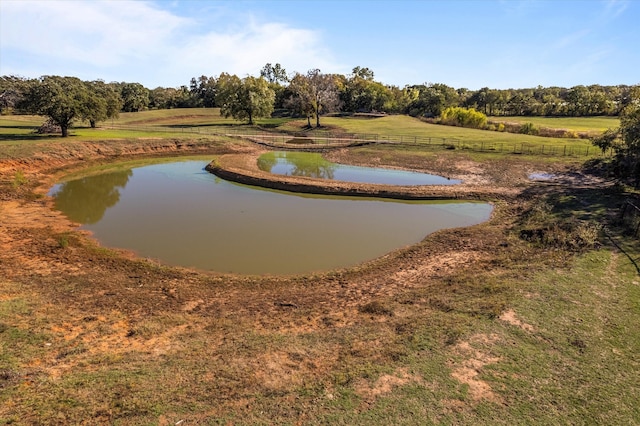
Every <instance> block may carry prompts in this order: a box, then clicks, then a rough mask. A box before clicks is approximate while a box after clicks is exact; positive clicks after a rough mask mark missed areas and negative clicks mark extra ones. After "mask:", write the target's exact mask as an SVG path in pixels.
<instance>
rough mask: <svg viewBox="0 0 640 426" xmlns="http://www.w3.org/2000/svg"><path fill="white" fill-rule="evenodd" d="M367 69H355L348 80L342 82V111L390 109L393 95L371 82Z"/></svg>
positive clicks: (379, 84) (369, 71)
mask: <svg viewBox="0 0 640 426" xmlns="http://www.w3.org/2000/svg"><path fill="white" fill-rule="evenodd" d="M373 75H374V74H373V71H371V70H370V69H369V68H361V67H355V68H354V69H353V73H352V74H351V76H350V77H349V78H348V79H345V80H343V83H344V87H343V90H342V91H341V92H340V99H341V100H342V107H343V110H344V111H351V112H372V111H383V110H386V109H390V105H391V101H392V99H393V94H392V93H391V90H390V89H389V88H388V87H386V86H384V85H383V84H382V83H378V82H377V81H374V80H373Z"/></svg>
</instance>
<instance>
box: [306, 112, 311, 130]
mask: <svg viewBox="0 0 640 426" xmlns="http://www.w3.org/2000/svg"><path fill="white" fill-rule="evenodd" d="M307 127H308V128H309V129H310V128H311V114H307Z"/></svg>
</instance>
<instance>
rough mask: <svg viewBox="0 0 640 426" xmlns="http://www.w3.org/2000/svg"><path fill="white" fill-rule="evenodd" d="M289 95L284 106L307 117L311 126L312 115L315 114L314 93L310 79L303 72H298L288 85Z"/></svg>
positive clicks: (308, 125) (308, 124)
mask: <svg viewBox="0 0 640 426" xmlns="http://www.w3.org/2000/svg"><path fill="white" fill-rule="evenodd" d="M287 93H288V94H289V96H288V97H287V99H286V100H285V102H284V106H285V107H286V108H288V109H290V110H291V111H292V112H293V113H294V114H296V115H302V116H304V117H307V127H311V117H312V116H313V113H314V109H313V93H312V90H311V84H310V82H309V79H308V78H307V77H306V76H305V75H302V74H299V73H296V74H295V75H294V77H293V78H292V79H291V82H290V83H289V86H288V87H287Z"/></svg>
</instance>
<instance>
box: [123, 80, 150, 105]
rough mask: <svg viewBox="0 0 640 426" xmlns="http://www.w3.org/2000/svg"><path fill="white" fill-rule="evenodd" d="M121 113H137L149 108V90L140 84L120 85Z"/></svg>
mask: <svg viewBox="0 0 640 426" xmlns="http://www.w3.org/2000/svg"><path fill="white" fill-rule="evenodd" d="M120 96H121V97H122V111H124V112H138V111H140V110H143V109H146V108H148V107H149V89H147V88H146V87H144V86H143V85H142V84H140V83H121V89H120Z"/></svg>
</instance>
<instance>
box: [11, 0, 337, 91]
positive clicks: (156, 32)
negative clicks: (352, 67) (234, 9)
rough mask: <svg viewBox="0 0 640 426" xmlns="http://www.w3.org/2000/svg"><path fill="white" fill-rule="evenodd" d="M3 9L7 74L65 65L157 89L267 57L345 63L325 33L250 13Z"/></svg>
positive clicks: (251, 69) (130, 7)
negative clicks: (328, 44)
mask: <svg viewBox="0 0 640 426" xmlns="http://www.w3.org/2000/svg"><path fill="white" fill-rule="evenodd" d="M195 4H196V5H197V3H195ZM214 5H215V3H214ZM204 6H207V9H210V8H211V4H203V7H204ZM1 8H2V13H1V14H0V49H2V51H3V52H2V63H0V73H4V72H6V70H11V71H12V73H17V74H22V75H24V72H25V70H30V71H31V72H32V71H33V69H36V68H38V69H40V72H39V74H38V75H44V74H52V73H53V72H52V70H55V72H56V73H60V72H61V71H60V69H64V68H65V67H66V69H65V70H64V71H62V73H64V74H66V75H76V76H80V77H81V78H83V76H85V75H87V74H92V75H95V77H93V78H103V79H105V80H107V81H111V80H125V81H139V82H141V83H143V84H145V85H147V86H150V87H155V86H158V85H161V86H176V85H180V84H188V82H189V78H190V77H194V76H199V75H202V74H205V75H218V74H219V73H221V72H223V71H224V72H229V73H235V74H238V75H241V76H243V75H246V74H254V75H255V74H257V73H258V72H259V70H260V69H261V68H262V67H263V66H264V64H265V63H267V62H271V63H280V64H282V66H283V67H285V68H286V69H287V70H288V71H301V72H305V71H307V70H308V69H310V68H321V69H322V70H323V71H325V72H337V71H338V69H337V68H339V66H338V65H336V64H334V62H333V60H332V58H331V54H330V53H329V52H328V51H327V49H325V48H324V47H323V46H322V40H321V38H320V35H319V33H317V32H315V31H312V30H308V29H304V28H293V27H291V26H289V25H286V24H283V23H277V22H276V23H274V22H260V21H257V20H256V19H255V18H252V17H251V16H250V15H249V14H246V13H244V14H242V13H241V14H240V15H234V16H233V22H235V25H229V21H230V20H229V19H227V20H226V21H225V20H224V19H221V15H224V13H218V14H215V13H214V14H209V15H207V16H208V17H209V19H211V20H213V21H214V22H207V16H196V17H193V18H185V17H181V16H178V15H176V14H173V13H171V12H169V11H166V10H161V9H159V8H158V7H157V6H156V5H154V4H153V3H149V2H140V1H128V0H122V1H12V0H8V1H7V0H2V3H1ZM214 15H215V17H214ZM31 72H29V74H31ZM28 76H34V75H28ZM36 76H37V75H36Z"/></svg>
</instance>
